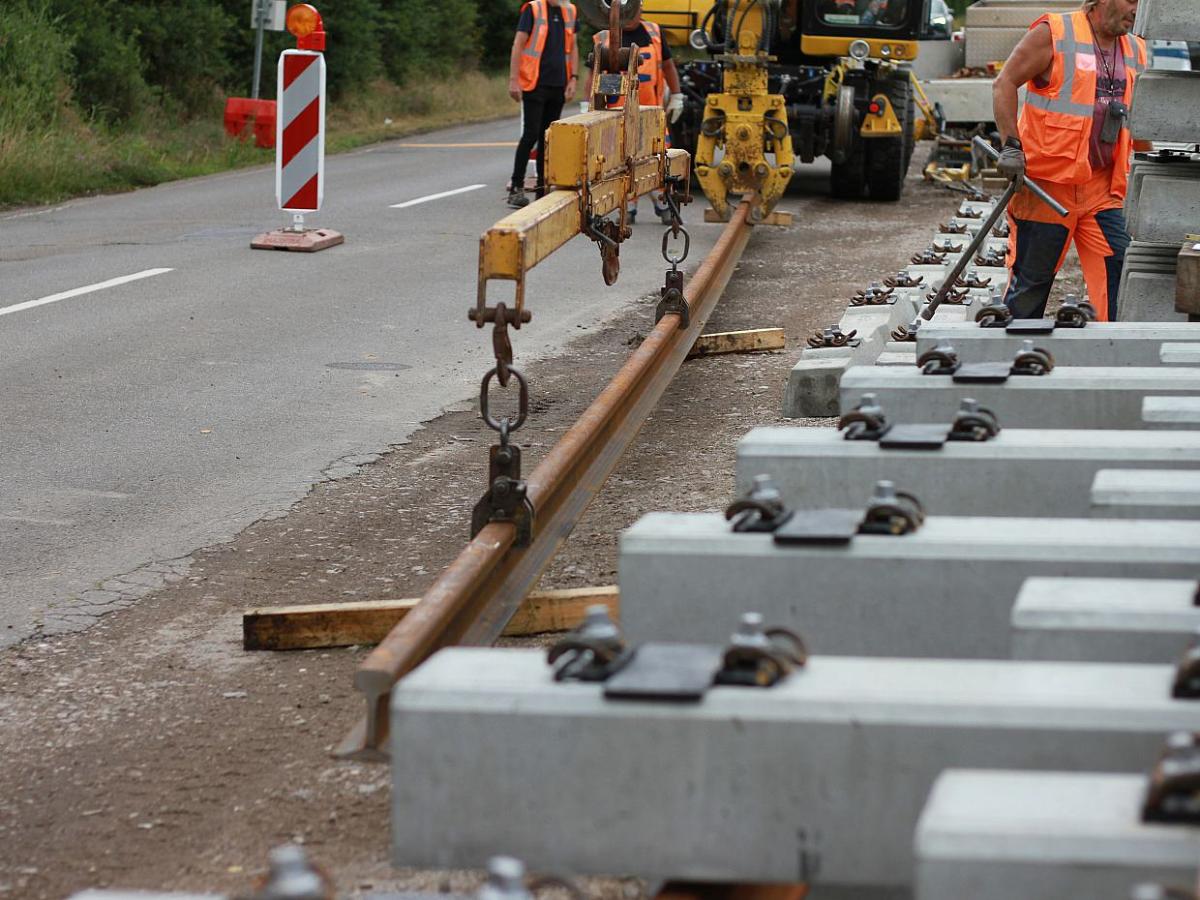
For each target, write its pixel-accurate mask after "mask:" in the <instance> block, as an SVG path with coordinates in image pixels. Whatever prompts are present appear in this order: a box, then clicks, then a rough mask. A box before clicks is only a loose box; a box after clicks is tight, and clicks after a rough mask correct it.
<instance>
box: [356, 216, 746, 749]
mask: <svg viewBox="0 0 1200 900" xmlns="http://www.w3.org/2000/svg"><path fill="white" fill-rule="evenodd" d="M749 211H750V202H749V201H743V202H742V203H741V204H740V205H739V206H738V208H737V210H736V212H735V213H734V215H733V217H732V218H731V219H730V221H729V224H728V225H726V226H725V230H724V231H722V233H721V236H720V238H719V239H718V240H717V243H716V245H715V246H714V247H713V249H712V251H711V252H710V253H709V255H708V256H707V257H706V258H705V259H704V261H703V262H702V263H701V264H700V266H699V268H698V269H697V270H696V273H695V274H694V275H693V276H692V279H691V281H689V282H688V284H687V286H686V287H685V288H684V298H685V299H686V300H687V304H688V309H689V313H690V315H689V318H690V324H689V325H688V327H687V328H681V327H680V316H679V314H678V313H668V314H667V315H665V316H663V318H662V319H661V321H659V322H658V324H657V325H655V326H654V329H653V331H651V332H650V334H649V335H648V336H647V337H646V339H645V340H644V341H642V343H641V344H640V345H639V346H638V348H637V350H635V351H634V353H633V355H632V356H631V357H630V358H629V359H628V360H627V361H626V363H625V365H624V366H622V367H621V370H620V371H619V372H617V374H616V375H615V376H614V377H613V380H612V381H611V382H609V384H608V386H607V387H605V389H604V390H603V391H602V392H601V394H600V395H599V396H598V397H597V398H596V399H595V400H594V401H593V402H592V405H591V406H589V407H588V408H587V409H586V410H585V411H584V413H583V415H581V416H580V417H579V419H578V421H576V422H575V424H574V425H572V426H571V428H570V430H568V431H567V432H566V433H565V434H564V435H563V436H562V439H561V440H559V442H558V443H557V444H556V445H555V446H554V448H553V449H552V450H551V451H550V452H549V453H548V454H547V455H546V457H545V458H544V459H543V460H542V461H541V463H539V464H538V466H537V468H536V469H534V470H533V472H531V473H530V474H529V475H528V477H527V478H526V482H527V484H528V496H529V498H530V499H531V500H532V502H533V506H534V509H535V510H536V515H535V519H534V538H533V542H532V543H531V544H530V545H529V546H528V547H525V548H516V547H514V546H513V544H514V541H515V539H516V528H515V526H514V525H512V524H511V523H508V522H492V523H490V524H489V525H487V526H485V527H484V528H483V530H482V531H480V532H479V534H477V535H476V536H475V537H474V538H473V539H472V540H471V542H470V543H469V544H467V546H466V549H464V550H463V552H462V553H461V554H460V555H459V556H458V558H457V559H455V560H454V562H452V563H451V564H450V565H449V566H448V567H447V568H446V569H445V570H444V571H443V572H442V574H441V575H440V576H438V579H437V581H435V582H434V583H433V585H432V586H431V587H430V589H429V590H428V592H426V594H425V595H424V597H422V598H421V602H420V603H418V604H417V605H416V606H415V607H414V608H413V609H412V610H411V611H410V612H409V613H408V614H407V615H406V616H405V617H404V618H403V619H402V620H401V621H400V622H399V624H397V625H396V627H395V628H394V629H392V631H391V633H389V634H388V636H387V637H386V638H384V640H383V641H382V642H381V643H380V644H379V646H377V647H376V648H375V650H373V651H372V652H371V654H370V655H369V656H368V657H367V658H366V660H364V661H363V663H362V665H361V666H360V667H359V669H358V671H357V673H356V674H355V676H354V683H355V687H357V689H358V690H359V692H361V693H362V694H363V695H364V696H365V697H366V701H367V715H366V717H365V718H364V719H363V720H361V721H360V722H359V723H358V724H357V725H356V726H355V727H354V728H353V729H352V730H351V731H350V733H349V734H348V735H347V736H346V738H345V739H344V740H343V741H342V743H341V744H340V745H339V746H338V747H337V749H336V750H335V751H334V753H335V755H336V756H339V757H343V758H353V759H360V760H370V761H383V760H386V759H387V758H388V753H387V737H388V712H389V710H388V703H389V701H390V698H391V690H392V686H393V685H394V684H395V683H396V682H397V681H398V680H399V679H400V678H401V677H403V676H404V675H405V674H406V673H407V672H409V671H411V670H412V669H414V668H415V667H416V666H418V665H420V663H421V662H423V661H424V660H425V659H426V658H428V657H429V656H430V655H431V654H433V653H434V652H435V651H437V650H439V649H440V648H442V647H446V646H450V645H452V644H460V643H461V644H474V645H488V644H491V643H493V642H494V641H495V640H496V639H497V638H498V637H499V636H500V634H501V632H502V631H503V630H504V627H505V625H507V624H508V621H509V619H511V618H512V617H513V615H514V614H515V613H516V611H517V608H518V607H519V606H520V604H521V601H522V600H523V599H524V598H525V595H526V594H528V593H529V591H530V590H532V589H533V587H534V586H535V585H536V584H537V581H538V579H539V578H540V577H541V574H542V572H543V570H544V569H545V568H546V566H547V565H548V564H549V563H550V560H551V559H553V557H554V554H555V553H556V552H557V551H558V549H559V547H560V546H562V543H563V542H564V541H565V540H566V539H567V537H568V536H569V535H570V533H571V530H572V529H573V528H574V527H575V525H576V523H577V522H578V521H579V519H580V517H581V516H582V515H583V513H584V510H586V509H587V507H588V504H589V503H591V501H592V498H593V497H595V495H596V494H597V493H598V492H599V491H600V489H601V487H603V485H604V482H605V480H606V479H607V478H608V476H609V475H610V474H611V473H612V471H613V469H615V468H616V466H617V463H618V462H619V461H620V459H621V456H622V455H623V454H624V452H625V450H626V449H627V448H628V447H629V445H630V444H631V443H632V442H633V439H634V438H635V437H636V436H637V433H638V431H639V430H640V429H641V426H642V423H643V422H644V421H645V420H646V417H647V416H648V415H649V414H650V413H651V411H652V410H653V409H654V406H655V404H657V402H658V399H659V397H661V396H662V394H663V392H664V391H665V390H666V388H667V385H668V384H670V382H671V380H672V378H673V377H674V376H675V372H676V371H677V370H678V369H679V366H680V365H681V364H682V363H683V360H684V359H685V358H686V357H687V354H688V351H689V350H690V349H691V347H692V345H693V344H694V343H695V341H696V338H697V337H699V335H700V333H701V331H702V330H703V328H704V324H705V322H706V321H707V319H708V317H709V315H710V314H711V313H712V310H713V308H714V307H715V306H716V304H717V301H718V300H719V299H720V297H721V294H722V293H723V292H724V290H725V285H726V284H728V283H729V279H730V277H731V276H732V274H733V269H734V266H735V265H736V264H737V261H738V260H739V259H740V258H741V255H742V250H743V249H744V248H745V246H746V242H747V241H748V240H749V237H750V229H751V223H750V219H749Z"/></svg>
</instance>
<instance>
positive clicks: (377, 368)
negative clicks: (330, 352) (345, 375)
mask: <svg viewBox="0 0 1200 900" xmlns="http://www.w3.org/2000/svg"><path fill="white" fill-rule="evenodd" d="M325 368H327V369H350V370H351V371H354V372H400V371H403V370H404V369H411V368H412V366H406V365H405V364H404V363H394V362H331V363H325Z"/></svg>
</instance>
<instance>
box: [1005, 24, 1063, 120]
mask: <svg viewBox="0 0 1200 900" xmlns="http://www.w3.org/2000/svg"><path fill="white" fill-rule="evenodd" d="M1053 63H1054V39H1053V37H1052V36H1051V34H1050V26H1049V24H1047V23H1045V22H1043V23H1042V24H1041V25H1040V26H1038V27H1037V28H1035V29H1033V30H1032V31H1029V32H1026V34H1025V37H1023V38H1021V42H1020V43H1019V44H1017V46H1016V47H1015V48H1013V52H1012V54H1011V55H1010V56H1009V57H1008V61H1007V62H1006V63H1005V64H1004V68H1002V69H1001V70H1000V74H999V75H997V76H996V80H995V82H993V84H992V115H993V116H994V117H995V120H996V127H997V129H998V130H999V131H1000V140H1001V141H1002V142H1003V141H1007V140H1008V139H1009V138H1015V137H1016V136H1017V92H1018V91H1019V90H1020V89H1021V87H1022V86H1023V85H1025V84H1026V83H1028V82H1029V81H1032V80H1033V79H1034V78H1036V77H1037V76H1039V75H1043V76H1044V75H1048V74H1049V72H1050V67H1051V65H1052V64H1053Z"/></svg>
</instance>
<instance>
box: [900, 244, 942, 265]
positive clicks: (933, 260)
mask: <svg viewBox="0 0 1200 900" xmlns="http://www.w3.org/2000/svg"><path fill="white" fill-rule="evenodd" d="M909 261H910V262H911V263H912V264H913V265H914V266H942V265H945V264H946V254H945V253H938V252H937V251H936V250H934V249H933V248H930V249H928V250H923V251H921V252H920V253H914V254H913V255H912V256H911V257H910V258H909Z"/></svg>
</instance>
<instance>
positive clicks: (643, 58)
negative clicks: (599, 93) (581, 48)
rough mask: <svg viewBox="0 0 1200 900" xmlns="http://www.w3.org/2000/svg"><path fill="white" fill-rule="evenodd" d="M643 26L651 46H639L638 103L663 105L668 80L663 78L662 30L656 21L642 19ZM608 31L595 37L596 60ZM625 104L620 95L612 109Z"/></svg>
mask: <svg viewBox="0 0 1200 900" xmlns="http://www.w3.org/2000/svg"><path fill="white" fill-rule="evenodd" d="M642 27H644V28H645V29H646V34H648V35H650V46H649V47H639V48H638V103H639V104H640V105H641V106H662V103H663V96H664V94H665V93H666V82H665V80H664V79H663V71H662V68H663V53H662V30H661V29H660V28H659V27H658V25H657V24H656V23H654V22H650V21H647V20H644V19H643V20H642ZM607 39H608V32H607V31H601V32H598V33H597V34H596V36H595V38H593V41H594V42H595V50H596V57H595V58H596V60H597V61H599V59H600V54H601V53H602V52H603V48H604V43H605V41H606V40H607ZM624 105H625V98H624V97H620V98H618V99H617V101H616V103H615V104H613V105H612V106H610V107H609V108H610V109H618V108H620V107H622V106H624Z"/></svg>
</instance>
